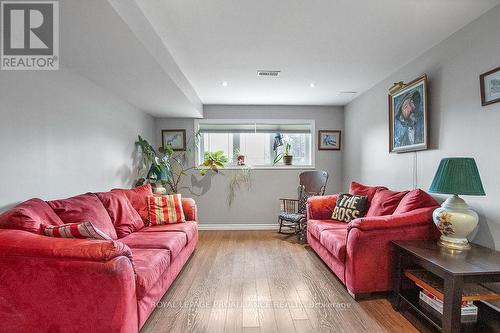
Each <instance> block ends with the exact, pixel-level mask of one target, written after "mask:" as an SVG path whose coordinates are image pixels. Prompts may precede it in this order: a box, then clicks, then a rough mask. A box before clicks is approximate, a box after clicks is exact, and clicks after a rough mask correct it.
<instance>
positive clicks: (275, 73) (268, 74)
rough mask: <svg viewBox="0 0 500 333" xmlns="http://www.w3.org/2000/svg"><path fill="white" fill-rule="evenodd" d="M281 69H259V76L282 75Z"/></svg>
mask: <svg viewBox="0 0 500 333" xmlns="http://www.w3.org/2000/svg"><path fill="white" fill-rule="evenodd" d="M280 72H281V71H264V70H259V71H257V76H262V77H278V76H280Z"/></svg>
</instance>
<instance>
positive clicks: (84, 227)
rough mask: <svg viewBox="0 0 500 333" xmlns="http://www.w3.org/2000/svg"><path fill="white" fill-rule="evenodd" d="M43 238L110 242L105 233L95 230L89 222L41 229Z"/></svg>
mask: <svg viewBox="0 0 500 333" xmlns="http://www.w3.org/2000/svg"><path fill="white" fill-rule="evenodd" d="M43 233H44V235H45V236H49V237H58V238H90V239H103V240H112V239H111V237H109V236H108V235H106V233H104V232H102V231H101V230H99V228H96V227H95V226H94V225H93V224H92V223H90V222H81V223H69V224H63V225H59V226H47V227H43Z"/></svg>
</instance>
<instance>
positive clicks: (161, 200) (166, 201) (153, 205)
mask: <svg viewBox="0 0 500 333" xmlns="http://www.w3.org/2000/svg"><path fill="white" fill-rule="evenodd" d="M148 209H149V225H160V224H169V223H181V222H186V218H185V217H184V210H183V209H182V202H181V195H180V194H173V195H155V196H149V197H148Z"/></svg>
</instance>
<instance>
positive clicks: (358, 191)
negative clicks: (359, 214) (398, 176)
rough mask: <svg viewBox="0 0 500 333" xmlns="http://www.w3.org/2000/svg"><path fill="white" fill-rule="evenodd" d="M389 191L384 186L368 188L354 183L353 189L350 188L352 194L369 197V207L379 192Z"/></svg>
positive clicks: (352, 184)
mask: <svg viewBox="0 0 500 333" xmlns="http://www.w3.org/2000/svg"><path fill="white" fill-rule="evenodd" d="M380 190H387V187H384V186H366V185H363V184H360V183H357V182H352V183H351V187H350V188H349V193H350V194H355V195H362V196H367V197H368V205H370V204H371V202H372V200H373V196H374V195H375V193H377V191H380Z"/></svg>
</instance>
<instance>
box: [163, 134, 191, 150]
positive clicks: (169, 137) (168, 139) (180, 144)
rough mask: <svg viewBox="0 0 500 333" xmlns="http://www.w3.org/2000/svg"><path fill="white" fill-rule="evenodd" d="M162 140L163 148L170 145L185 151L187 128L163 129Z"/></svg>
mask: <svg viewBox="0 0 500 333" xmlns="http://www.w3.org/2000/svg"><path fill="white" fill-rule="evenodd" d="M161 142H162V143H163V149H165V148H166V147H167V146H168V145H170V146H172V148H173V149H174V150H175V151H184V150H186V130H183V129H176V130H162V131H161Z"/></svg>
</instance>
